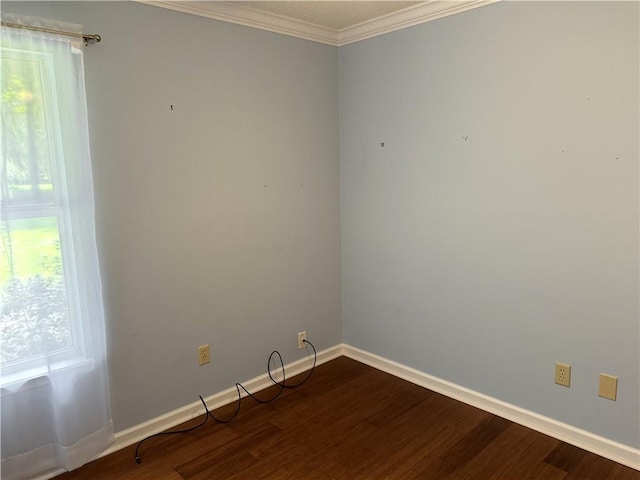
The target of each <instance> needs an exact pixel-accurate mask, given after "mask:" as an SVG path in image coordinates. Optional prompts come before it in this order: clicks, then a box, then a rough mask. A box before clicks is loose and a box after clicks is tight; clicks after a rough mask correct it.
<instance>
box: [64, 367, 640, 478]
mask: <svg viewBox="0 0 640 480" xmlns="http://www.w3.org/2000/svg"><path fill="white" fill-rule="evenodd" d="M301 378H304V374H303V375H302V376H298V377H295V378H292V379H287V382H288V383H294V382H296V381H299V380H300V379H301ZM277 388H278V387H272V388H271V389H269V390H268V391H263V392H259V396H260V398H267V397H269V395H271V394H272V393H273V392H274V391H275V390H277ZM234 410H235V405H233V404H232V405H227V406H225V407H223V408H222V409H218V410H216V411H215V412H214V413H215V415H216V416H218V417H222V418H226V417H228V416H229V415H230V414H231V413H233V411H234ZM201 419H202V417H201V418H200V419H193V420H191V421H190V422H187V424H185V425H184V426H180V427H177V429H178V428H184V427H185V426H187V427H188V426H192V425H197V424H198V422H199V421H201ZM134 450H135V446H131V447H128V448H126V449H123V450H121V451H119V452H116V453H114V454H112V455H109V456H107V457H104V458H102V459H99V460H96V461H95V462H92V463H90V464H88V465H85V466H84V467H82V468H80V469H78V470H76V471H74V472H69V473H67V474H64V475H61V476H59V477H58V480H77V479H91V480H116V479H118V480H204V479H207V480H216V479H225V480H229V479H232V480H233V479H247V478H249V479H292V480H293V479H296V480H300V479H304V480H328V479H345V480H346V479H348V480H377V479H389V480H391V479H398V480H406V479H413V478H415V479H421V480H430V479H432V480H590V479H592V480H614V479H618V480H640V472H638V471H636V470H633V469H630V468H628V467H624V466H622V465H619V464H617V463H615V462H612V461H610V460H606V459H604V458H601V457H599V456H597V455H594V454H591V453H588V452H585V451H584V450H581V449H578V448H576V447H573V446H571V445H568V444H565V443H563V442H560V441H558V440H556V439H553V438H550V437H548V436H546V435H543V434H540V433H538V432H535V431H532V430H530V429H528V428H526V427H523V426H521V425H517V424H514V423H512V422H510V421H508V420H504V419H502V418H499V417H496V416H494V415H491V414H489V413H487V412H484V411H482V410H479V409H477V408H474V407H471V406H469V405H466V404H464V403H461V402H458V401H455V400H452V399H450V398H447V397H444V396H443V395H440V394H438V393H435V392H432V391H429V390H426V389H424V388H421V387H419V386H417V385H414V384H411V383H409V382H406V381H403V380H401V379H398V378H396V377H393V376H391V375H388V374H386V373H383V372H380V371H378V370H375V369H373V368H371V367H368V366H366V365H363V364H361V363H359V362H356V361H354V360H351V359H348V358H345V357H340V358H337V359H335V360H333V361H331V362H328V363H326V364H323V365H321V366H319V367H318V368H317V369H316V371H315V372H314V374H313V375H312V376H311V378H310V380H309V381H308V382H306V383H305V384H304V385H302V386H300V387H298V388H296V389H286V390H285V391H284V392H283V393H282V395H281V396H280V397H279V398H278V399H277V400H276V401H275V402H273V403H270V404H268V405H261V404H258V403H256V402H254V401H252V400H250V399H243V401H242V405H241V411H240V414H239V416H238V417H237V418H236V419H234V420H233V421H232V422H231V423H228V424H224V425H222V424H218V423H214V422H208V423H207V424H206V425H205V426H203V427H202V428H200V429H197V430H194V431H192V432H190V433H189V434H186V435H175V436H174V435H171V436H162V437H159V438H154V439H151V440H149V441H148V442H145V443H144V444H143V447H142V448H141V456H142V459H143V463H142V464H141V465H136V464H135V462H134V458H133V457H134Z"/></svg>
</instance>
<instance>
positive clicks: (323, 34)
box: [135, 0, 338, 46]
mask: <svg viewBox="0 0 640 480" xmlns="http://www.w3.org/2000/svg"><path fill="white" fill-rule="evenodd" d="M135 1H137V2H139V3H144V4H146V5H153V6H154V7H160V8H167V9H169V10H175V11H178V12H182V13H190V14H192V15H198V16H200V17H207V18H212V19H214V20H221V21H223V22H228V23H235V24H238V25H244V26H245V27H252V28H258V29H260V30H267V31H269V32H274V33H281V34H283V35H289V36H291V37H297V38H303V39H305V40H311V41H313V42H318V43H324V44H327V45H333V46H337V43H336V42H337V37H338V32H337V30H333V29H330V28H325V27H321V26H319V25H314V24H312V23H308V22H303V21H302V20H296V19H294V18H289V17H284V16H282V15H276V14H273V13H269V12H265V11H262V10H256V9H254V8H249V7H244V6H241V5H234V4H232V3H231V2H197V1H193V2H189V1H179V0H135Z"/></svg>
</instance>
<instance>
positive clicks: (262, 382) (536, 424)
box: [37, 344, 640, 480]
mask: <svg viewBox="0 0 640 480" xmlns="http://www.w3.org/2000/svg"><path fill="white" fill-rule="evenodd" d="M342 355H344V356H346V357H349V358H352V359H353V360H357V361H359V362H361V363H364V364H366V365H369V366H370V367H373V368H376V369H378V370H380V371H383V372H386V373H389V374H391V375H394V376H396V377H398V378H401V379H403V380H407V381H408V382H411V383H414V384H416V385H420V386H421V387H424V388H428V389H429V390H433V391H434V392H438V393H441V394H442V395H445V396H447V397H450V398H453V399H456V400H459V401H461V402H464V403H466V404H467V405H472V406H474V407H477V408H480V409H481V410H484V411H486V412H489V413H492V414H494V415H498V416H499V417H502V418H506V419H508V420H511V421H512V422H515V423H518V424H520V425H523V426H525V427H528V428H531V429H532V430H536V431H537V432H540V433H544V434H545V435H549V436H550V437H553V438H557V439H558V440H562V441H563V442H566V443H569V444H571V445H575V446H576V447H579V448H582V449H584V450H587V451H589V452H593V453H595V454H596V455H600V456H602V457H605V458H608V459H610V460H613V461H614V462H618V463H620V464H622V465H626V466H628V467H631V468H634V469H636V470H640V450H638V449H635V448H632V447H630V446H628V445H623V444H621V443H618V442H615V441H613V440H610V439H608V438H604V437H601V436H599V435H596V434H594V433H590V432H587V431H585V430H581V429H579V428H576V427H573V426H571V425H568V424H566V423H562V422H559V421H557V420H554V419H552V418H549V417H545V416H543V415H540V414H538V413H535V412H532V411H530V410H525V409H524V408H521V407H518V406H516V405H512V404H510V403H507V402H503V401H502V400H498V399H497V398H493V397H490V396H488V395H484V394H482V393H479V392H476V391H474V390H470V389H468V388H465V387H462V386H460V385H456V384H455V383H451V382H448V381H446V380H443V379H441V378H437V377H434V376H432V375H429V374H427V373H423V372H421V371H419V370H416V369H414V368H411V367H407V366H405V365H402V364H400V363H397V362H394V361H392V360H388V359H386V358H383V357H380V356H378V355H375V354H373V353H369V352H366V351H364V350H360V349H359V348H355V347H352V346H350V345H346V344H339V345H335V346H333V347H331V348H328V349H326V350H323V351H321V352H319V353H318V361H317V364H318V365H321V364H323V363H326V362H329V361H331V360H333V359H335V358H338V357H340V356H342ZM309 367H310V363H309V358H308V357H306V358H303V359H301V360H297V361H295V362H293V363H290V364H287V365H285V368H286V370H287V376H289V377H292V376H294V375H297V374H299V373H302V372H304V371H306V370H308V369H309ZM243 385H244V386H245V387H247V389H249V390H251V391H252V392H258V391H260V390H262V389H264V388H267V387H269V386H271V385H273V383H272V382H271V380H270V379H269V376H268V375H267V374H266V373H265V374H263V375H259V376H257V377H255V378H252V379H251V380H248V381H246V382H243ZM243 395H244V394H243ZM236 398H237V393H236V389H235V387H232V388H228V389H227V390H224V391H222V392H219V393H215V394H213V395H210V396H208V397H207V398H205V401H206V402H207V407H208V408H210V409H212V410H214V409H216V408H219V407H221V406H223V405H226V404H229V403H231V402H234V401H235V400H236ZM203 413H204V408H203V407H202V404H201V403H200V402H199V401H196V402H193V403H191V404H189V405H186V406H184V407H181V408H178V409H176V410H173V411H172V412H169V413H166V414H164V415H161V416H159V417H156V418H153V419H151V420H149V421H147V422H144V423H141V424H139V425H136V426H134V427H131V428H128V429H126V430H123V431H121V432H118V433H116V441H115V443H114V444H113V445H111V447H109V448H108V449H107V450H105V451H104V452H102V453H101V454H100V455H98V456H97V457H96V458H101V457H104V456H106V455H109V454H111V453H114V452H116V451H118V450H121V449H123V448H125V447H128V446H130V445H133V444H134V443H137V442H139V441H140V440H142V439H143V438H145V437H147V436H149V435H153V434H154V433H159V432H162V431H164V430H167V429H170V428H173V427H175V426H176V425H179V424H181V423H184V422H186V421H188V420H191V419H193V418H195V417H197V416H199V415H202V414H203ZM142 455H144V452H142ZM142 458H143V461H144V456H143V457H142ZM131 461H133V458H132V459H131ZM60 473H62V470H56V471H55V472H49V473H48V474H45V475H42V476H40V477H38V479H37V480H45V479H49V478H52V477H53V476H55V475H57V474H60Z"/></svg>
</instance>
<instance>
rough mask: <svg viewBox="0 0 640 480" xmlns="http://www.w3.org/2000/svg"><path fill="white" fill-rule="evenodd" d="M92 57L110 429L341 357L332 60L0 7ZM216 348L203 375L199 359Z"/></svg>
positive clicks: (88, 6) (317, 53)
mask: <svg viewBox="0 0 640 480" xmlns="http://www.w3.org/2000/svg"><path fill="white" fill-rule="evenodd" d="M2 7H3V9H5V10H6V11H11V12H15V13H25V14H32V15H37V16H41V17H46V18H55V19H61V20H66V21H71V22H77V23H81V24H83V25H84V30H85V31H87V32H92V33H93V32H95V33H99V34H100V35H102V37H103V41H102V43H100V44H97V45H94V46H92V47H89V48H88V49H87V50H86V54H85V62H86V79H87V92H88V93H87V95H88V99H87V100H88V109H89V123H90V134H91V141H92V150H93V152H92V153H93V164H94V181H95V185H96V192H97V194H96V196H97V198H96V206H97V207H96V208H97V210H98V212H97V217H98V219H97V221H98V226H97V229H98V242H99V251H100V260H101V266H102V270H103V283H104V289H105V305H106V309H107V322H108V335H109V348H110V370H111V384H112V385H111V386H112V401H113V415H114V422H115V426H116V430H123V429H125V428H128V427H131V426H133V425H137V424H139V423H141V422H143V421H146V420H149V419H151V418H154V417H156V416H158V415H161V414H164V413H166V412H168V411H171V410H173V409H175V408H178V407H182V406H184V405H187V404H190V403H192V402H197V400H198V395H199V394H201V395H203V396H206V395H210V394H212V393H215V392H220V391H222V390H225V389H227V388H230V387H232V386H233V385H234V384H235V382H236V381H244V380H247V379H249V378H252V377H254V376H256V375H259V374H263V373H265V366H266V361H267V357H268V356H269V353H270V352H271V351H272V350H273V349H278V350H280V351H281V352H282V355H283V357H284V359H285V361H287V362H292V361H294V360H297V359H299V358H302V357H303V355H304V353H306V351H305V350H302V351H299V350H298V349H297V348H296V345H297V332H299V331H301V330H306V331H307V334H308V338H309V339H310V340H311V341H312V342H314V344H316V346H317V348H318V349H323V348H327V347H329V346H333V345H336V344H338V343H340V342H341V338H342V326H341V317H340V234H339V228H340V218H339V158H338V154H339V149H338V73H337V67H338V58H337V49H336V48H335V47H328V46H324V45H319V44H315V43H312V42H307V41H302V40H298V39H293V38H290V37H286V36H283V35H277V34H272V33H268V32H264V31H260V30H255V29H251V28H246V27H240V26H237V25H232V24H228V23H223V22H217V21H213V20H210V19H206V18H201V17H196V16H193V15H187V14H181V13H176V12H172V11H169V10H164V9H160V8H156V7H151V6H147V5H142V4H138V3H133V2H69V3H65V2H44V3H32V2H19V3H6V2H3V5H2ZM203 343H209V344H211V364H209V365H207V366H204V367H198V365H197V351H196V349H197V346H198V345H201V344H203Z"/></svg>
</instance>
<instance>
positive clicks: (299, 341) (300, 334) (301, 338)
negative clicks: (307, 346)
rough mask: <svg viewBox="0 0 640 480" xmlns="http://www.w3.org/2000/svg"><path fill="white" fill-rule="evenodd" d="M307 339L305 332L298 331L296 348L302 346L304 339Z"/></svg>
mask: <svg viewBox="0 0 640 480" xmlns="http://www.w3.org/2000/svg"><path fill="white" fill-rule="evenodd" d="M306 339H307V332H306V331H305V332H300V333H298V348H304V341H305V340H306Z"/></svg>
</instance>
